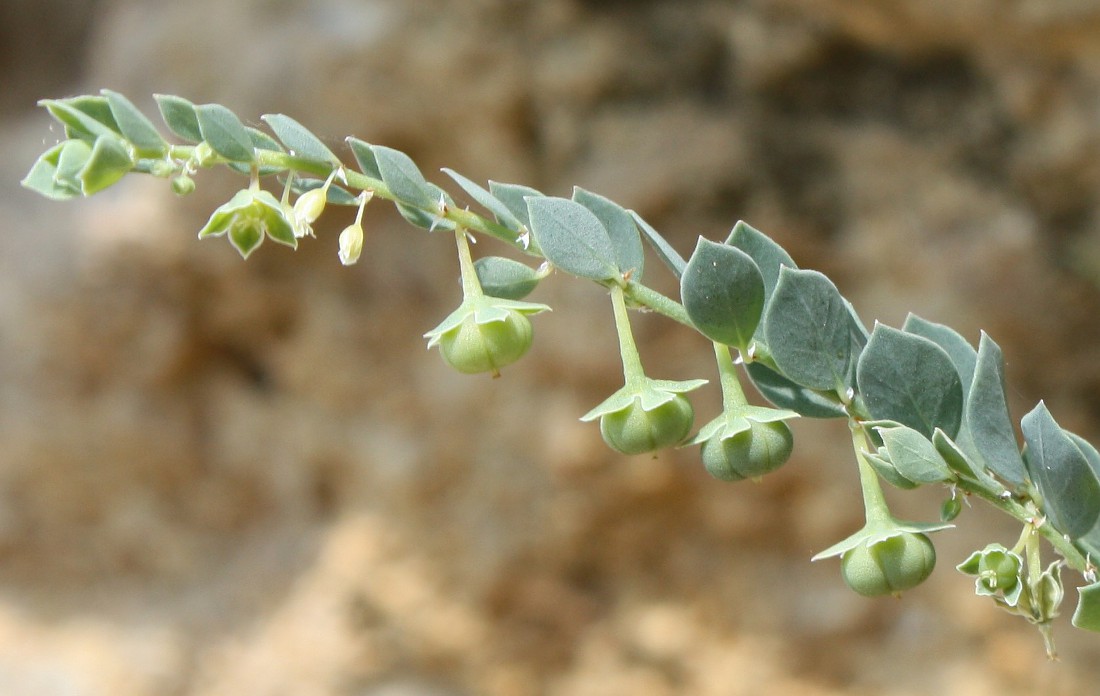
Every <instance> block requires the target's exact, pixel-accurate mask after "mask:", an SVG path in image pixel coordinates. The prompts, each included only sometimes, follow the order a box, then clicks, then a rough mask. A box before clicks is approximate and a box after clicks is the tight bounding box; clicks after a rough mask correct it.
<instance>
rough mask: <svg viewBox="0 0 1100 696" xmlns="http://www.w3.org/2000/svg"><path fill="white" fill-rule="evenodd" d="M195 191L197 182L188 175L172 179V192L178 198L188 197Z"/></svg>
mask: <svg viewBox="0 0 1100 696" xmlns="http://www.w3.org/2000/svg"><path fill="white" fill-rule="evenodd" d="M194 190H195V180H194V179H192V178H191V177H189V176H187V175H186V174H180V175H179V176H177V177H176V178H175V179H172V192H173V193H175V194H176V195H177V196H186V195H187V194H189V193H191V192H192V191H194Z"/></svg>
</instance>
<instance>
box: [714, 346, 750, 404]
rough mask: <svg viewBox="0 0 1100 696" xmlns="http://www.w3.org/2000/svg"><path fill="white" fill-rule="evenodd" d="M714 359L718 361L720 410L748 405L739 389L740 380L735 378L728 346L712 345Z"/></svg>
mask: <svg viewBox="0 0 1100 696" xmlns="http://www.w3.org/2000/svg"><path fill="white" fill-rule="evenodd" d="M714 357H715V358H716V359H717V360H718V379H719V380H720V381H721V385H722V410H723V411H730V410H732V409H734V408H737V407H738V406H744V405H745V404H747V403H748V400H746V399H745V392H744V390H743V389H741V380H740V379H738V377H737V366H736V365H734V364H733V357H732V356H731V355H730V349H729V346H727V345H725V344H723V343H717V342H715V343H714Z"/></svg>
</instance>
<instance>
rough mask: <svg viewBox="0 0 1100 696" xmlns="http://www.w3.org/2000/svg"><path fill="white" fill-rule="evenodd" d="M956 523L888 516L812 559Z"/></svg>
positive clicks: (818, 559) (935, 530)
mask: <svg viewBox="0 0 1100 696" xmlns="http://www.w3.org/2000/svg"><path fill="white" fill-rule="evenodd" d="M954 526H955V525H953V524H946V523H943V522H905V521H902V520H898V519H894V518H893V517H888V518H887V520H886V521H885V522H879V523H875V524H872V523H868V524H867V525H865V526H864V527H863V529H860V530H859V531H858V532H856V533H855V534H853V535H851V536H850V537H848V538H847V539H844V540H843V541H838V542H837V543H835V544H833V545H832V546H830V547H829V548H827V549H825V550H824V551H822V552H820V553H818V554H815V555H814V557H813V558H811V559H810V560H811V561H820V560H821V559H823V558H832V557H833V556H840V555H842V554H843V553H844V552H845V551H850V550H852V549H854V548H855V547H857V546H859V545H860V544H867V545H868V546H873V545H875V544H877V543H879V542H880V541H885V540H886V539H889V538H891V537H896V536H899V535H901V534H904V533H906V532H911V533H914V534H928V533H931V532H938V531H940V530H942V529H951V528H953V527H954Z"/></svg>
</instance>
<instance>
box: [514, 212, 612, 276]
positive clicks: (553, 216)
mask: <svg viewBox="0 0 1100 696" xmlns="http://www.w3.org/2000/svg"><path fill="white" fill-rule="evenodd" d="M527 208H528V216H529V219H530V221H531V232H532V234H533V235H534V236H535V240H536V241H537V242H538V244H539V248H540V249H542V252H543V254H544V255H545V256H546V259H547V260H548V261H550V263H552V264H554V265H555V266H557V267H558V268H560V269H561V270H563V271H565V272H567V273H572V274H573V275H575V276H580V277H581V278H588V279H589V280H595V281H605V280H610V279H612V278H615V277H617V276H618V275H619V267H618V264H617V263H616V259H615V249H614V247H612V245H611V238H610V237H608V235H607V230H606V229H604V226H603V223H601V222H600V219H599V218H597V217H596V216H595V214H593V213H592V211H590V210H589V209H588V208H585V207H584V206H583V205H581V204H580V203H576V202H574V201H571V200H569V199H568V198H554V197H549V196H539V197H536V198H529V199H528V200H527Z"/></svg>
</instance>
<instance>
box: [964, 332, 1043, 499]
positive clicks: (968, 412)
mask: <svg viewBox="0 0 1100 696" xmlns="http://www.w3.org/2000/svg"><path fill="white" fill-rule="evenodd" d="M964 416H965V421H966V424H967V430H968V432H969V434H970V441H971V443H972V444H973V447H972V448H970V449H972V451H968V454H970V455H971V457H972V458H973V459H975V460H976V461H978V462H980V463H981V464H983V465H984V466H985V467H986V468H987V469H989V470H990V471H992V472H993V473H994V474H996V475H997V476H1000V477H1001V479H1002V480H1004V481H1006V482H1007V483H1009V484H1010V485H1012V486H1015V487H1017V488H1018V487H1020V486H1022V485H1023V484H1024V483H1025V482H1026V481H1027V469H1025V468H1024V460H1023V457H1021V456H1020V448H1019V445H1018V444H1017V443H1016V432H1015V430H1014V429H1013V427H1012V419H1011V417H1010V416H1009V413H1008V401H1007V399H1006V397H1005V375H1004V357H1003V356H1002V354H1001V348H1000V346H998V345H997V344H996V343H995V342H994V341H993V339H992V338H990V337H989V336H988V335H986V333H985V332H984V331H983V332H982V337H981V340H980V342H979V343H978V358H977V363H976V365H975V369H974V380H973V383H972V384H971V386H970V393H969V394H967V397H966V405H965V409H964ZM962 444H963V445H964V449H965V448H966V443H962Z"/></svg>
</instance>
